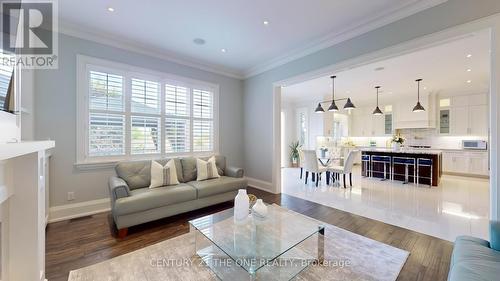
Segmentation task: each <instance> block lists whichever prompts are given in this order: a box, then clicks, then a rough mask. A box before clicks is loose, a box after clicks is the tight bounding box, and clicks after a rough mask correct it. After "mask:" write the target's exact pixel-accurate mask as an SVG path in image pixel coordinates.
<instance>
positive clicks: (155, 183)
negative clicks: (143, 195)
mask: <svg viewBox="0 0 500 281" xmlns="http://www.w3.org/2000/svg"><path fill="white" fill-rule="evenodd" d="M176 184H179V180H178V179H177V169H176V167H175V161H174V160H173V159H172V160H169V161H168V162H167V164H165V166H162V165H161V164H160V163H158V162H156V161H154V160H153V161H151V184H150V185H149V188H155V187H160V186H166V185H176Z"/></svg>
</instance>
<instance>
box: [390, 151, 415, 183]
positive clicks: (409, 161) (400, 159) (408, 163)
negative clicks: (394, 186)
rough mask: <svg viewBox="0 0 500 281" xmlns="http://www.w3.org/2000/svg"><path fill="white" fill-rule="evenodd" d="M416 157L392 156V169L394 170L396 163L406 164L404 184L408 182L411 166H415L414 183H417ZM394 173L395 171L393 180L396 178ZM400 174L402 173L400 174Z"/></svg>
mask: <svg viewBox="0 0 500 281" xmlns="http://www.w3.org/2000/svg"><path fill="white" fill-rule="evenodd" d="M415 162H416V161H415V158H409V157H393V158H392V170H393V171H394V165H404V166H405V174H404V176H405V181H404V182H403V184H407V183H408V180H409V177H410V175H409V167H410V166H413V183H415V180H416V176H415V171H416V169H415V164H416V163H415ZM394 175H395V173H392V180H394ZM398 175H400V174H398Z"/></svg>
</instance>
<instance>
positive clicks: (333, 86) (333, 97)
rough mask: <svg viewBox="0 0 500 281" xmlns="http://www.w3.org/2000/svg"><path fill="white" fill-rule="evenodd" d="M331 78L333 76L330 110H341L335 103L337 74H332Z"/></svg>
mask: <svg viewBox="0 0 500 281" xmlns="http://www.w3.org/2000/svg"><path fill="white" fill-rule="evenodd" d="M330 78H332V104H330V107H329V108H328V111H339V108H338V107H337V105H336V104H335V78H337V76H331V77H330Z"/></svg>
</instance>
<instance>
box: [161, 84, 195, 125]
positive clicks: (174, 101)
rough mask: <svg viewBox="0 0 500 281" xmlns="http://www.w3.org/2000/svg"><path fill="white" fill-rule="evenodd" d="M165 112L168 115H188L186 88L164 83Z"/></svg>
mask: <svg viewBox="0 0 500 281" xmlns="http://www.w3.org/2000/svg"><path fill="white" fill-rule="evenodd" d="M165 114H166V115H168V116H183V117H188V116H189V93H188V88H186V87H180V86H174V85H169V84H166V85H165Z"/></svg>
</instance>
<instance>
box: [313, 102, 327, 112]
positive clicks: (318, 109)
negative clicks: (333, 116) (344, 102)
mask: <svg viewBox="0 0 500 281" xmlns="http://www.w3.org/2000/svg"><path fill="white" fill-rule="evenodd" d="M314 112H316V113H323V112H325V110H324V109H323V107H322V106H321V103H320V102H318V107H316V109H315V110H314Z"/></svg>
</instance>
